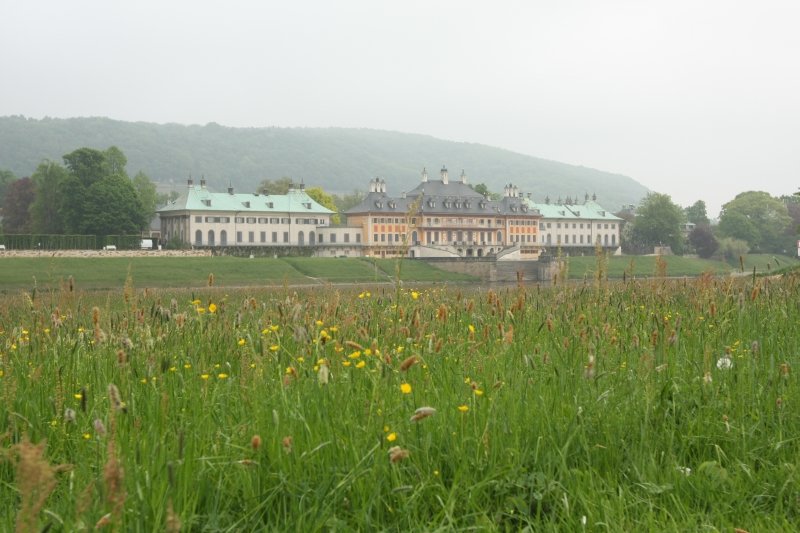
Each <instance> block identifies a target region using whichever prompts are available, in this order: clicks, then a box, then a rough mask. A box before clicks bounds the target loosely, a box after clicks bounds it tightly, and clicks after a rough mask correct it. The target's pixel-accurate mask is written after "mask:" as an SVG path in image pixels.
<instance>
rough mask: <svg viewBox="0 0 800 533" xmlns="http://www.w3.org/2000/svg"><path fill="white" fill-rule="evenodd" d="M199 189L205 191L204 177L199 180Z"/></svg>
mask: <svg viewBox="0 0 800 533" xmlns="http://www.w3.org/2000/svg"><path fill="white" fill-rule="evenodd" d="M200 188H201V189H205V188H206V177H205V176H203V177H201V178H200Z"/></svg>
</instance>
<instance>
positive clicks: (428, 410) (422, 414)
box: [411, 407, 436, 422]
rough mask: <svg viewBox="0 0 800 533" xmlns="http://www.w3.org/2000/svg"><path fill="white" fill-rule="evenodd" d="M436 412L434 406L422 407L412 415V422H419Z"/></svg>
mask: <svg viewBox="0 0 800 533" xmlns="http://www.w3.org/2000/svg"><path fill="white" fill-rule="evenodd" d="M435 413H436V409H434V408H433V407H420V408H419V409H417V410H416V411H414V414H413V415H412V416H411V421H412V422H419V421H420V420H422V419H423V418H428V417H429V416H433V415H434V414H435Z"/></svg>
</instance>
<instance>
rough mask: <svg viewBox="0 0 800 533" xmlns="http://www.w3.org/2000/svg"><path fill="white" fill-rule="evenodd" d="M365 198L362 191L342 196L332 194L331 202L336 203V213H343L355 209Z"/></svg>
mask: <svg viewBox="0 0 800 533" xmlns="http://www.w3.org/2000/svg"><path fill="white" fill-rule="evenodd" d="M365 196H366V195H365V194H364V193H363V192H362V191H353V192H351V193H350V194H345V195H343V196H339V195H336V194H334V195H333V201H334V202H336V207H337V211H339V212H340V213H344V212H345V211H347V210H348V209H350V208H351V207H355V206H357V205H358V204H360V203H361V202H363V201H364V197H365Z"/></svg>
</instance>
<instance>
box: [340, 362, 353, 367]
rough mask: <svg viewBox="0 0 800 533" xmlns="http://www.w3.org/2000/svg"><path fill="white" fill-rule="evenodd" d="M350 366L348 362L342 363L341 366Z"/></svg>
mask: <svg viewBox="0 0 800 533" xmlns="http://www.w3.org/2000/svg"><path fill="white" fill-rule="evenodd" d="M351 364H352V363H351V362H350V361H342V366H350V365H351Z"/></svg>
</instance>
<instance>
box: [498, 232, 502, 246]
mask: <svg viewBox="0 0 800 533" xmlns="http://www.w3.org/2000/svg"><path fill="white" fill-rule="evenodd" d="M497 242H498V243H499V244H503V232H502V231H498V232H497Z"/></svg>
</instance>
